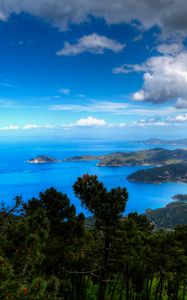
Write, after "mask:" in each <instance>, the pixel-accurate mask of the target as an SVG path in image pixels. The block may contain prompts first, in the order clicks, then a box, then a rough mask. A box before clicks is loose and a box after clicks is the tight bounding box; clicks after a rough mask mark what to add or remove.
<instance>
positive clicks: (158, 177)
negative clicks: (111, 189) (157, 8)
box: [127, 161, 187, 183]
mask: <svg viewBox="0 0 187 300" xmlns="http://www.w3.org/2000/svg"><path fill="white" fill-rule="evenodd" d="M127 180H129V181H136V182H145V183H163V182H184V183H187V161H183V162H182V163H177V164H171V165H166V166H162V167H154V168H150V169H146V170H139V171H136V172H134V173H132V174H130V175H129V176H128V177H127Z"/></svg>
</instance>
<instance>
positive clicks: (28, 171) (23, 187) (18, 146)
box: [0, 140, 187, 215]
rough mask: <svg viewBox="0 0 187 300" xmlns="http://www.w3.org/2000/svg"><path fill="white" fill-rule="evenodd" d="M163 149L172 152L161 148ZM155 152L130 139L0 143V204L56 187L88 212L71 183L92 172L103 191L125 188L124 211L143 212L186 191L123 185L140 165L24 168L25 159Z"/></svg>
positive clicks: (170, 185)
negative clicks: (105, 188)
mask: <svg viewBox="0 0 187 300" xmlns="http://www.w3.org/2000/svg"><path fill="white" fill-rule="evenodd" d="M163 147H164V148H167V149H175V148H176V147H174V146H169V145H164V146H163ZM150 148H154V146H153V145H143V144H139V143H135V142H132V141H116V140H112V141H103V140H77V141H76V140H74V141H69V140H61V141H37V140H36V141H27V142H26V141H12V142H11V141H9V142H3V141H1V142H0V201H1V202H2V201H3V202H4V203H5V205H6V206H11V205H12V204H13V199H14V197H15V196H17V195H21V196H22V197H23V200H24V201H27V200H28V199H30V198H31V197H33V196H34V197H37V196H38V194H39V192H40V191H44V190H45V189H47V188H49V187H52V186H53V187H55V188H57V189H58V190H59V191H61V192H63V193H66V194H67V195H68V196H69V198H70V199H71V202H72V203H73V204H75V206H76V209H77V212H78V213H79V212H81V211H83V212H84V213H85V214H86V215H89V213H88V212H87V211H86V210H85V209H84V208H83V207H81V204H80V201H79V200H78V199H77V198H76V197H75V196H74V193H73V189H72V185H73V184H74V182H75V181H76V180H77V178H78V177H79V176H82V175H83V174H87V173H88V174H96V175H97V176H98V178H99V180H100V181H102V182H103V183H104V184H105V185H106V187H107V189H111V188H113V187H117V186H120V187H126V188H127V190H128V193H129V199H128V203H127V208H126V213H129V212H132V211H137V212H139V213H142V212H144V211H145V209H147V208H151V209H154V208H158V207H163V206H165V205H166V204H167V203H169V202H171V200H172V199H171V197H172V196H173V195H175V194H183V193H186V191H187V185H186V184H183V183H163V184H145V183H135V182H128V181H127V180H126V177H127V176H128V175H129V174H131V173H132V172H134V171H136V170H139V169H141V168H145V167H137V166H136V167H98V166H96V163H97V162H96V161H91V162H64V161H62V162H60V163H58V164H29V163H27V162H26V161H27V160H28V159H31V158H32V157H35V156H38V155H48V156H51V157H54V158H57V159H62V160H63V158H67V157H72V156H75V155H85V154H90V155H102V154H107V153H112V152H115V151H137V150H141V149H150Z"/></svg>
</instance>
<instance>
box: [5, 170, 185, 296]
mask: <svg viewBox="0 0 187 300" xmlns="http://www.w3.org/2000/svg"><path fill="white" fill-rule="evenodd" d="M73 188H74V192H75V194H76V196H77V197H78V198H79V199H80V201H81V203H82V205H83V206H84V207H86V208H87V209H88V210H89V211H90V212H91V213H92V214H93V215H94V219H95V226H92V227H87V226H85V220H84V215H83V214H79V215H77V214H76V210H75V207H74V206H73V205H71V204H70V200H69V199H68V198H67V196H66V195H64V194H62V193H61V192H58V191H56V190H55V189H54V188H50V189H48V190H46V191H45V192H43V193H40V195H39V198H38V199H37V198H32V199H30V200H29V201H28V202H27V203H23V202H22V200H21V198H20V197H17V198H16V204H15V207H13V208H12V209H10V210H8V209H5V208H3V207H2V210H1V214H0V279H1V281H0V300H1V299H2V300H5V299H14V300H16V299H19V300H22V299H23V300H24V299H25V300H37V299H38V300H45V299H49V300H50V299H51V300H56V299H58V300H60V299H61V300H62V299H65V300H94V299H97V300H162V299H163V300H166V299H168V300H186V299H187V289H186V286H187V249H186V244H187V226H182V227H178V228H176V230H174V231H169V232H168V231H155V230H153V225H152V223H150V221H148V219H147V218H146V216H141V215H138V214H137V213H131V214H129V215H128V216H126V217H125V218H121V216H122V214H123V213H124V210H125V206H126V203H127V199H128V193H127V191H126V189H125V188H115V189H112V190H111V191H107V190H106V188H105V187H104V186H103V184H102V183H101V182H99V181H98V179H97V177H96V176H89V175H84V176H83V177H81V178H78V180H77V182H76V183H75V184H74V186H73Z"/></svg>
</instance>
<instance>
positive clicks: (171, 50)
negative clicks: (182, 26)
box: [157, 43, 184, 56]
mask: <svg viewBox="0 0 187 300" xmlns="http://www.w3.org/2000/svg"><path fill="white" fill-rule="evenodd" d="M183 50H184V46H183V44H181V43H169V44H161V45H159V46H158V47H157V51H158V52H160V53H162V54H169V55H172V56H175V55H176V54H178V53H180V52H182V51H183Z"/></svg>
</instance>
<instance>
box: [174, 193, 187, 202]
mask: <svg viewBox="0 0 187 300" xmlns="http://www.w3.org/2000/svg"><path fill="white" fill-rule="evenodd" d="M173 199H174V200H177V201H187V194H177V195H175V196H173Z"/></svg>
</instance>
